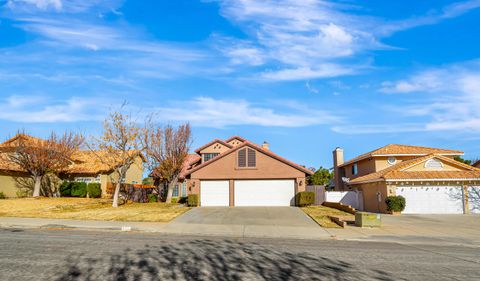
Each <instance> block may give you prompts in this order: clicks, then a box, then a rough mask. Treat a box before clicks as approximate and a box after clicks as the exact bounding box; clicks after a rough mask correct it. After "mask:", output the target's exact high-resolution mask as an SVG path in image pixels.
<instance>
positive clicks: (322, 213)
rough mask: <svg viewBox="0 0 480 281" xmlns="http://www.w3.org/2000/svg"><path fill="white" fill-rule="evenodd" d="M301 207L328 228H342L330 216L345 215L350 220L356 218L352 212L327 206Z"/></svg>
mask: <svg viewBox="0 0 480 281" xmlns="http://www.w3.org/2000/svg"><path fill="white" fill-rule="evenodd" d="M301 209H302V210H303V211H304V212H305V213H306V214H307V215H309V216H310V217H311V218H312V219H313V220H314V221H316V222H317V223H318V224H319V225H320V226H322V227H327V228H341V227H340V226H338V225H337V224H336V223H334V222H333V221H331V220H330V218H328V216H336V217H345V218H348V219H349V220H354V219H355V217H354V216H353V215H352V214H349V213H346V212H344V211H340V210H337V209H334V208H329V207H325V206H308V207H302V208H301Z"/></svg>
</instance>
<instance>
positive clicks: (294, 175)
mask: <svg viewBox="0 0 480 281" xmlns="http://www.w3.org/2000/svg"><path fill="white" fill-rule="evenodd" d="M256 160H257V163H256V164H257V165H256V168H248V169H245V168H237V164H236V163H237V152H234V153H231V154H229V155H227V156H225V157H223V158H221V159H219V160H217V161H215V162H212V163H211V164H210V165H208V166H205V167H204V168H202V169H200V170H198V171H196V172H194V173H192V174H191V175H190V179H189V180H188V185H187V192H188V193H189V194H195V193H196V194H200V189H201V183H200V180H229V181H230V205H231V206H233V202H234V198H233V196H234V192H233V189H234V188H235V187H234V181H233V180H234V179H294V180H295V192H296V193H297V192H300V191H305V188H306V187H305V173H304V172H302V171H299V170H298V169H296V168H293V167H292V166H290V165H287V164H285V163H283V162H281V161H278V160H276V159H275V158H272V157H270V156H268V155H266V154H264V153H262V152H260V151H258V150H257V153H256Z"/></svg>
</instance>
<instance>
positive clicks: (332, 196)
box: [307, 185, 363, 210]
mask: <svg viewBox="0 0 480 281" xmlns="http://www.w3.org/2000/svg"><path fill="white" fill-rule="evenodd" d="M307 191H310V192H314V193H315V203H314V204H315V205H322V204H323V202H335V203H342V204H343V205H350V206H352V207H353V208H355V209H356V210H363V193H362V192H361V191H325V186H323V185H307Z"/></svg>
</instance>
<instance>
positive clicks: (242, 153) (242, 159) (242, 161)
mask: <svg viewBox="0 0 480 281" xmlns="http://www.w3.org/2000/svg"><path fill="white" fill-rule="evenodd" d="M246 166H247V150H246V149H240V150H239V151H238V167H243V168H244V167H246Z"/></svg>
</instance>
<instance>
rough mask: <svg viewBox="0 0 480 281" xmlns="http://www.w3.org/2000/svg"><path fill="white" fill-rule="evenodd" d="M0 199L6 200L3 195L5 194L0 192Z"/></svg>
mask: <svg viewBox="0 0 480 281" xmlns="http://www.w3.org/2000/svg"><path fill="white" fill-rule="evenodd" d="M0 199H7V196H6V195H5V193H3V192H1V191H0Z"/></svg>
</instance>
